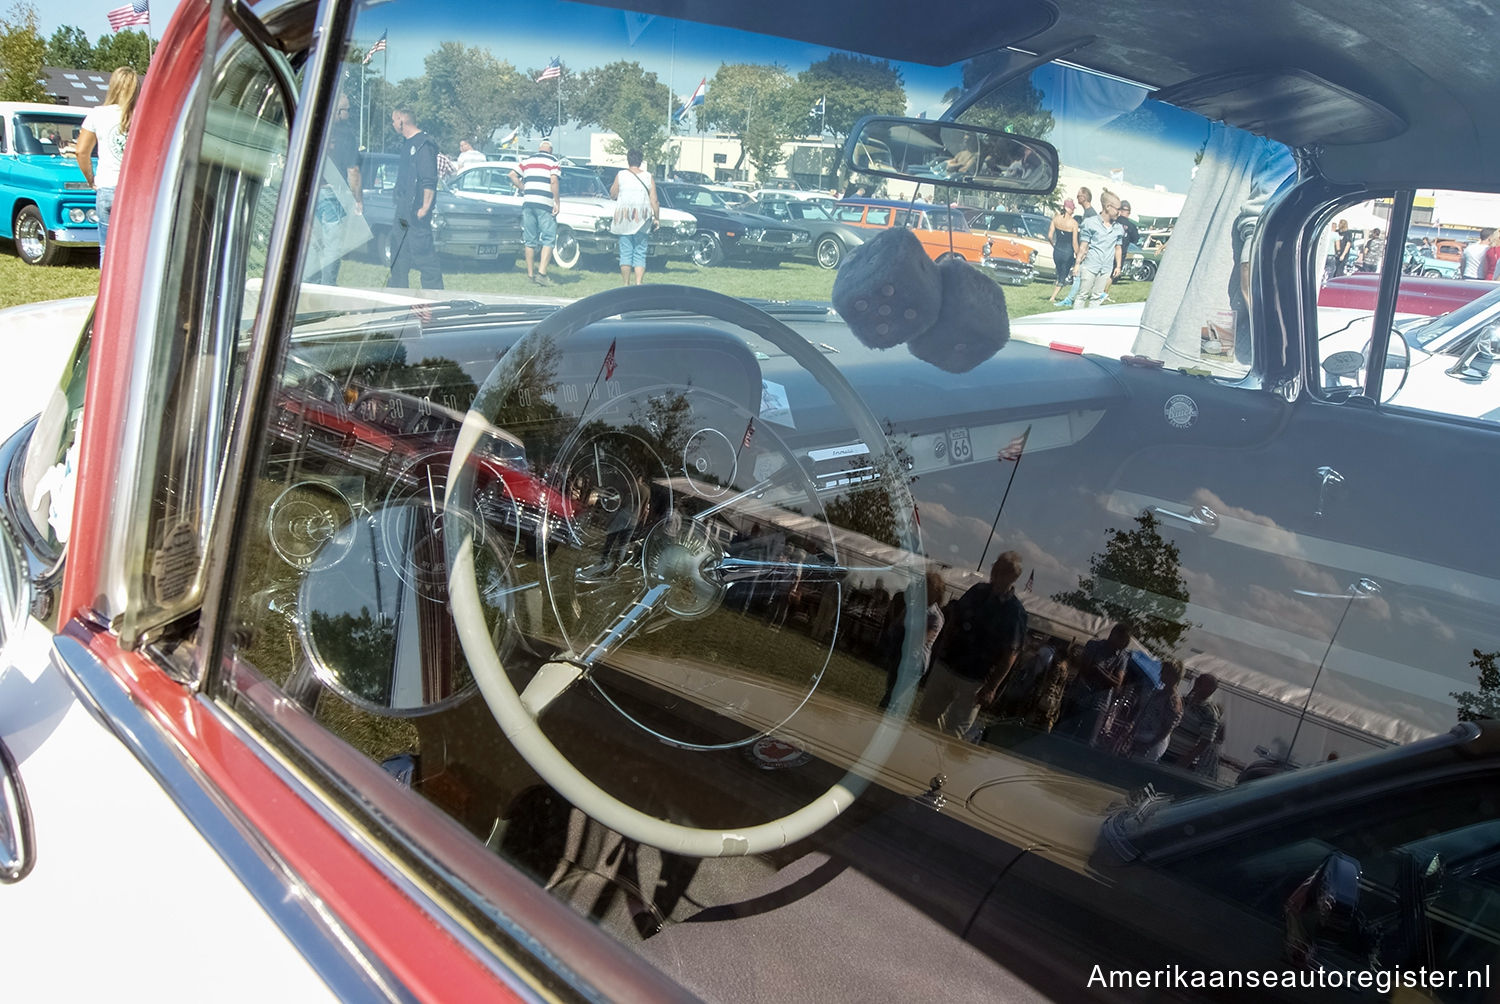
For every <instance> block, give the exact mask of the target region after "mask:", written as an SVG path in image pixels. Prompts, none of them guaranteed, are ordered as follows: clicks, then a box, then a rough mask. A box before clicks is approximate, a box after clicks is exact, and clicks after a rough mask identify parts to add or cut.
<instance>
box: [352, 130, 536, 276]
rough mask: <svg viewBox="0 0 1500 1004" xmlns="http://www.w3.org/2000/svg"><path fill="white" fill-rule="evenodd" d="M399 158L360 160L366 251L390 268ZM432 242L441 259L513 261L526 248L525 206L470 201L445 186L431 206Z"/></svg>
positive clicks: (381, 155)
mask: <svg viewBox="0 0 1500 1004" xmlns="http://www.w3.org/2000/svg"><path fill="white" fill-rule="evenodd" d="M398 159H399V158H398V157H397V156H396V155H395V154H393V153H366V154H364V155H362V157H361V158H360V181H361V183H362V185H363V187H364V210H365V211H364V219H365V223H366V224H367V225H368V226H369V228H370V234H371V237H370V241H369V243H368V245H367V252H368V255H369V256H370V257H371V258H373V259H374V260H375V261H376V262H379V263H381V264H385V265H389V264H390V263H391V260H392V255H393V254H394V252H395V245H394V244H393V243H392V242H393V240H394V239H395V238H394V236H393V235H394V233H395V231H394V229H393V224H394V222H395V214H396V210H395V200H394V198H393V196H392V193H393V192H394V191H395V188H396V171H397V169H398V164H397V161H398ZM432 241H433V244H434V245H435V246H436V247H437V251H438V254H440V255H446V256H449V257H453V258H463V259H465V260H468V261H501V260H506V261H511V260H514V259H515V257H516V255H519V254H520V253H521V248H522V242H521V208H520V205H519V204H516V205H509V204H500V205H497V204H495V203H493V202H486V201H483V200H480V199H474V198H469V197H467V196H464V195H462V194H460V193H456V192H453V191H450V190H449V188H448V186H447V184H446V182H441V181H440V182H439V183H438V189H437V192H436V194H435V195H434V196H433V201H432Z"/></svg>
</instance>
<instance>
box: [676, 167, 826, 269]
mask: <svg viewBox="0 0 1500 1004" xmlns="http://www.w3.org/2000/svg"><path fill="white" fill-rule="evenodd" d="M656 194H657V201H658V202H660V203H661V204H662V205H663V206H666V207H670V208H672V209H677V210H680V211H682V212H685V213H691V214H692V215H693V216H694V217H696V218H697V220H698V238H697V239H698V244H697V247H695V248H694V249H693V261H695V262H696V263H698V264H699V265H721V264H723V263H724V262H726V261H740V262H744V261H758V262H772V263H774V262H779V261H786V260H789V259H791V258H793V257H795V256H797V255H801V254H805V253H806V252H807V250H808V249H809V248H811V247H812V238H811V236H810V235H809V234H808V232H807V230H806V229H805V228H803V227H793V226H788V225H786V224H785V223H781V222H779V221H777V220H774V219H772V218H771V217H769V216H760V215H757V214H755V213H750V212H743V211H740V210H737V209H731V208H729V206H727V205H726V204H725V203H724V200H723V199H721V198H720V197H719V195H718V193H717V192H714V191H712V190H710V189H708V188H705V187H703V186H702V185H679V184H676V183H675V182H669V181H664V182H662V183H661V184H659V185H657V190H656Z"/></svg>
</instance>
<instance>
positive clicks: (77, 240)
mask: <svg viewBox="0 0 1500 1004" xmlns="http://www.w3.org/2000/svg"><path fill="white" fill-rule="evenodd" d="M83 116H84V113H83V112H82V111H81V110H78V109H73V108H66V107H59V106H58V105H43V104H28V103H25V102H19V101H0V237H5V238H9V239H10V240H12V241H14V242H15V245H16V255H17V256H18V257H19V258H20V259H21V260H22V261H24V262H25V263H26V264H28V265H56V264H57V263H59V262H61V261H64V260H66V259H67V257H68V255H69V253H70V252H71V251H72V250H73V249H75V248H97V247H98V246H99V217H98V216H97V215H95V212H94V191H93V189H91V188H90V187H89V185H88V182H86V181H84V180H83V172H82V171H80V170H79V169H78V162H77V161H76V160H75V159H74V157H73V150H74V146H75V144H76V142H77V139H78V130H79V129H80V128H82V126H83Z"/></svg>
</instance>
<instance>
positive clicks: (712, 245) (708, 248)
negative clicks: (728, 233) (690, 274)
mask: <svg viewBox="0 0 1500 1004" xmlns="http://www.w3.org/2000/svg"><path fill="white" fill-rule="evenodd" d="M723 262H724V245H722V244H720V243H719V235H718V234H710V233H706V232H705V233H700V234H699V235H698V243H697V244H695V245H693V264H695V265H702V266H704V267H705V268H708V267H710V266H713V265H720V264H723Z"/></svg>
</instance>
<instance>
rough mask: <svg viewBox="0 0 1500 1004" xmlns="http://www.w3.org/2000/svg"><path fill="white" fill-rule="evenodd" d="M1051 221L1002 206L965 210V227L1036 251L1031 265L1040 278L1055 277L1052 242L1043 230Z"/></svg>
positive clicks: (1045, 230) (1035, 214) (1048, 226)
mask: <svg viewBox="0 0 1500 1004" xmlns="http://www.w3.org/2000/svg"><path fill="white" fill-rule="evenodd" d="M1051 225H1052V221H1051V220H1049V219H1047V217H1045V216H1041V215H1039V214H1037V213H1018V212H1010V211H1007V210H1003V209H976V210H973V211H972V212H970V213H969V228H970V229H972V230H973V231H974V232H975V233H976V234H983V235H984V236H986V237H1002V238H1005V239H1007V240H1011V241H1014V242H1016V243H1017V244H1022V245H1024V246H1026V247H1028V248H1030V249H1031V250H1032V251H1035V252H1036V257H1035V258H1034V259H1032V264H1033V265H1035V266H1036V273H1037V275H1038V276H1040V277H1041V278H1043V279H1055V278H1056V277H1057V266H1056V265H1055V264H1054V263H1053V261H1052V242H1051V241H1049V240H1048V239H1047V231H1048V230H1049V229H1050V228H1051Z"/></svg>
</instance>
